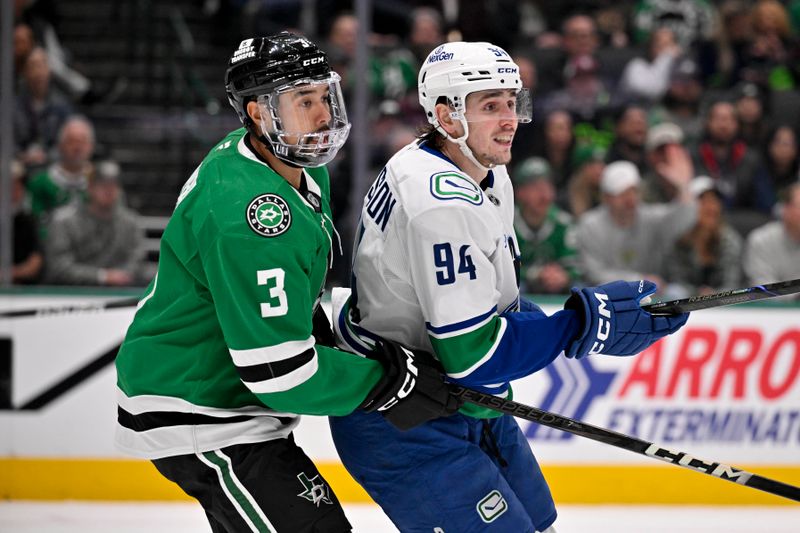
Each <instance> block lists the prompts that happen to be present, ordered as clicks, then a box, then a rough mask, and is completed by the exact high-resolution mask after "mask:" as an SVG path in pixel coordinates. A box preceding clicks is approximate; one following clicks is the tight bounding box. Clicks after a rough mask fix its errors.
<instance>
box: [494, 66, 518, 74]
mask: <svg viewBox="0 0 800 533" xmlns="http://www.w3.org/2000/svg"><path fill="white" fill-rule="evenodd" d="M497 73H498V74H516V73H517V69H516V68H514V67H500V68H499V69H497Z"/></svg>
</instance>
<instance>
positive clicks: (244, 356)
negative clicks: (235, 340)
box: [228, 337, 314, 366]
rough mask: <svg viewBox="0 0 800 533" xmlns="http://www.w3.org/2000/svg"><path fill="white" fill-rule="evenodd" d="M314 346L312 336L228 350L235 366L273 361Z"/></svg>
mask: <svg viewBox="0 0 800 533" xmlns="http://www.w3.org/2000/svg"><path fill="white" fill-rule="evenodd" d="M313 346H314V337H309V338H307V339H305V340H302V341H287V342H282V343H280V344H276V345H274V346H263V347H261V348H251V349H249V350H233V349H230V350H228V351H229V352H230V354H231V358H233V362H234V363H235V364H236V366H250V365H259V364H263V363H274V362H276V361H282V360H284V359H290V358H292V357H295V356H296V355H300V354H301V353H303V352H305V351H306V350H308V349H309V348H311V347H313Z"/></svg>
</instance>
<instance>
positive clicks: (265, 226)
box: [247, 194, 292, 237]
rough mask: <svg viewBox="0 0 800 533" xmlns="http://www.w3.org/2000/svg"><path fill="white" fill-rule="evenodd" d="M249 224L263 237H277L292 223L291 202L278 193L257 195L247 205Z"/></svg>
mask: <svg viewBox="0 0 800 533" xmlns="http://www.w3.org/2000/svg"><path fill="white" fill-rule="evenodd" d="M247 224H248V225H249V226H250V229H252V230H253V231H255V232H256V233H258V234H259V235H261V236H263V237H275V236H276V235H280V234H281V233H284V232H285V231H286V230H288V229H289V226H291V225H292V213H291V211H289V204H287V203H286V201H285V200H284V199H283V198H281V197H280V196H278V195H277V194H262V195H261V196H256V197H255V198H253V201H252V202H250V205H248V206H247Z"/></svg>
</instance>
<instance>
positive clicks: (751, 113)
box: [734, 82, 768, 150]
mask: <svg viewBox="0 0 800 533" xmlns="http://www.w3.org/2000/svg"><path fill="white" fill-rule="evenodd" d="M734 98H735V100H734V106H735V107H736V117H737V118H738V119H739V137H740V138H741V139H742V140H743V141H744V142H745V143H746V144H747V146H749V147H751V148H753V149H756V150H758V149H759V148H760V147H761V145H762V143H763V142H764V136H765V134H766V129H767V121H766V116H767V115H768V112H767V111H766V109H765V107H766V101H767V98H768V97H767V95H765V94H764V91H763V90H762V89H760V88H759V87H758V85H756V84H755V83H750V82H743V83H740V84H739V85H738V86H737V87H736V88H735V90H734Z"/></svg>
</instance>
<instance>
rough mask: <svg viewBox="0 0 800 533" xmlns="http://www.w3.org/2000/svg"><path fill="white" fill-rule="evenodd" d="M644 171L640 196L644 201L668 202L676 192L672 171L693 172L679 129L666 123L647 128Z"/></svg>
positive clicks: (677, 191) (677, 193) (680, 172)
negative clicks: (645, 165)
mask: <svg viewBox="0 0 800 533" xmlns="http://www.w3.org/2000/svg"><path fill="white" fill-rule="evenodd" d="M645 148H646V150H647V170H646V171H645V173H644V175H643V176H642V199H643V200H644V201H645V202H647V203H659V202H671V201H673V200H675V198H676V197H677V196H678V195H679V194H680V191H679V190H678V189H677V188H676V187H675V183H676V182H679V181H680V180H679V179H676V178H675V173H676V172H677V173H678V174H680V175H682V174H684V173H687V172H688V173H691V174H692V175H694V165H693V164H692V157H691V155H690V154H689V151H688V150H687V149H686V148H685V147H684V146H683V132H682V131H681V129H680V128H679V127H678V126H677V125H675V124H672V123H670V122H664V123H661V124H656V125H655V126H653V127H652V128H650V129H649V130H648V131H647V140H646V141H645Z"/></svg>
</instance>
